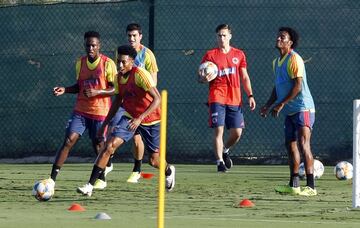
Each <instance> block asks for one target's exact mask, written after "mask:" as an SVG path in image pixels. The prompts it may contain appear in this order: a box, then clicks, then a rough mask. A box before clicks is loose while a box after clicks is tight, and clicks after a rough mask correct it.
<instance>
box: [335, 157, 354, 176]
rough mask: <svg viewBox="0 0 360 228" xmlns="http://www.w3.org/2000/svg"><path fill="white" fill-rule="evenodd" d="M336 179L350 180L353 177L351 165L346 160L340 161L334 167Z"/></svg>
mask: <svg viewBox="0 0 360 228" xmlns="http://www.w3.org/2000/svg"><path fill="white" fill-rule="evenodd" d="M334 173H335V176H336V178H337V179H338V180H350V179H351V178H352V177H353V166H352V164H351V163H349V162H347V161H341V162H339V163H337V164H336V166H335V168H334Z"/></svg>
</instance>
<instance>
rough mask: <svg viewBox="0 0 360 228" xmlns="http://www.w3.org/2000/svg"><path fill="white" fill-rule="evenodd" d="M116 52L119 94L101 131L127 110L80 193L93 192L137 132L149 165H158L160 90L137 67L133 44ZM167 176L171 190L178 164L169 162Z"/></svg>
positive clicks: (168, 189) (167, 182) (146, 74)
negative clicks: (109, 164)
mask: <svg viewBox="0 0 360 228" xmlns="http://www.w3.org/2000/svg"><path fill="white" fill-rule="evenodd" d="M117 53H118V58H117V66H118V71H119V73H118V74H119V75H120V77H119V78H118V85H119V94H118V95H117V96H116V98H115V101H114V103H113V105H112V106H111V109H110V111H109V114H108V115H107V117H106V119H105V121H104V123H103V125H102V127H101V128H100V129H99V132H98V134H99V135H101V134H103V132H104V131H105V129H106V128H107V126H108V124H109V121H110V120H111V119H112V118H113V117H114V115H115V114H116V112H117V110H118V108H119V107H120V106H121V107H122V108H123V109H124V110H125V113H124V115H122V117H121V119H120V120H119V122H118V123H117V124H116V127H115V128H113V130H112V132H111V137H110V138H109V139H108V140H107V142H106V145H105V148H104V150H102V151H101V153H100V154H99V156H98V157H97V159H96V161H95V164H94V167H93V170H92V173H91V176H90V179H89V181H88V183H87V184H85V185H84V186H83V187H79V188H78V189H77V191H78V192H79V193H82V194H83V195H87V196H91V195H92V191H93V188H94V187H93V186H94V183H95V181H96V179H97V178H98V177H99V176H100V175H101V174H102V173H103V172H104V169H105V166H106V164H107V162H108V160H109V158H110V157H111V156H112V155H113V154H114V152H115V150H116V149H117V148H118V147H120V146H122V145H123V144H124V143H125V142H127V141H129V140H130V139H131V138H132V137H134V134H136V133H140V134H141V136H142V139H143V141H144V143H145V147H146V149H147V150H148V152H149V153H150V154H149V163H150V165H151V166H153V167H155V168H159V144H160V107H159V106H160V102H161V97H160V94H159V91H158V90H157V88H156V87H155V83H154V80H153V79H152V77H151V75H150V73H149V72H148V71H146V70H144V69H143V68H141V67H136V66H134V61H135V58H136V55H137V52H136V50H135V49H134V48H133V47H131V46H130V45H123V46H120V47H118V49H117ZM165 176H166V183H165V187H166V189H167V191H171V190H173V188H174V186H175V167H174V166H173V165H169V164H167V165H166V170H165Z"/></svg>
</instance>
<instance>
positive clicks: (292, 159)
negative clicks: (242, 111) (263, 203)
mask: <svg viewBox="0 0 360 228" xmlns="http://www.w3.org/2000/svg"><path fill="white" fill-rule="evenodd" d="M298 40H299V35H298V33H297V32H296V31H295V30H294V29H292V28H289V27H281V28H279V31H278V34H277V38H276V48H277V49H278V50H279V54H280V55H279V57H278V58H276V59H275V60H274V61H273V71H274V76H275V78H274V79H275V80H274V84H275V86H274V88H273V90H272V93H271V95H270V97H269V99H268V101H267V102H266V104H265V105H264V106H263V107H262V108H261V110H260V114H261V116H263V117H266V115H267V113H268V111H269V110H270V112H271V114H272V116H273V117H278V116H279V113H280V112H281V113H282V114H283V115H284V116H285V123H284V125H285V128H284V130H285V145H286V149H287V152H288V159H289V167H290V181H289V184H288V185H285V186H277V187H276V188H275V191H277V192H280V193H289V194H299V195H305V196H314V195H317V191H316V189H315V182H314V175H313V171H314V159H313V155H312V152H311V148H310V138H311V131H312V127H313V124H314V121H315V105H314V101H313V98H312V96H311V93H310V90H309V87H308V84H307V80H306V70H305V65H304V61H303V59H302V58H301V57H300V55H299V54H298V53H297V52H295V51H294V48H296V47H297V44H298ZM272 105H273V106H272ZM271 106H272V108H271ZM270 108H271V109H270ZM300 153H302V154H303V156H304V159H305V163H304V164H305V167H306V187H305V188H303V189H301V188H300V181H299V166H300Z"/></svg>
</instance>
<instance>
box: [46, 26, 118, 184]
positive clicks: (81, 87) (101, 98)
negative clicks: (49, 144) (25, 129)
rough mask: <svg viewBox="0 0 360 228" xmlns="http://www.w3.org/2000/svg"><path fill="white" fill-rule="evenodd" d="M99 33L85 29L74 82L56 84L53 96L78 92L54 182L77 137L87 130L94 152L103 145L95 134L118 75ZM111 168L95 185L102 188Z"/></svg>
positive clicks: (104, 115) (56, 162)
mask: <svg viewBox="0 0 360 228" xmlns="http://www.w3.org/2000/svg"><path fill="white" fill-rule="evenodd" d="M100 47H101V41H100V34H99V33H98V32H96V31H88V32H86V33H85V35H84V48H85V51H86V56H82V57H80V58H79V59H78V60H77V62H76V79H77V82H76V83H75V84H74V85H72V86H69V87H59V86H58V87H55V88H54V89H53V93H54V95H55V96H61V95H63V94H65V93H73V94H77V99H76V103H75V107H74V110H73V113H72V115H71V117H70V119H69V121H68V124H67V126H66V135H65V139H64V142H63V144H62V146H61V148H60V149H59V151H58V152H57V153H56V157H55V161H54V163H53V166H52V170H51V174H50V178H51V180H53V181H54V182H55V181H56V177H57V175H58V173H59V171H60V169H61V167H62V166H63V164H64V162H65V160H66V159H67V157H68V155H69V152H70V150H71V148H72V147H73V146H74V145H75V144H76V142H77V141H78V140H79V138H80V136H81V135H82V134H83V133H84V131H85V130H86V129H88V131H89V137H90V139H91V141H92V146H93V149H94V151H95V152H96V154H98V153H99V152H100V149H101V147H104V140H105V138H104V137H103V136H97V131H98V129H99V128H100V127H101V124H102V123H103V121H104V120H105V117H106V115H107V114H108V111H109V109H110V106H111V99H110V96H112V95H113V94H114V91H115V84H114V80H115V77H116V74H117V70H116V65H115V63H114V61H113V60H111V59H110V58H109V57H107V56H105V55H103V54H100ZM109 167H111V166H110V165H109ZM109 171H111V169H108V170H107V171H106V172H104V173H103V175H101V176H99V179H98V180H97V181H96V185H95V186H96V188H101V189H103V188H105V187H106V181H105V175H106V174H107V173H108V172H109Z"/></svg>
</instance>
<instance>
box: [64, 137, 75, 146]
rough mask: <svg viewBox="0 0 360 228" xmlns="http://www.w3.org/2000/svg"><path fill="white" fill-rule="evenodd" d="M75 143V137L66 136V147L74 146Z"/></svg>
mask: <svg viewBox="0 0 360 228" xmlns="http://www.w3.org/2000/svg"><path fill="white" fill-rule="evenodd" d="M75 143H76V138H75V137H70V136H66V138H65V142H64V147H67V148H72V147H73V146H74V144H75Z"/></svg>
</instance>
